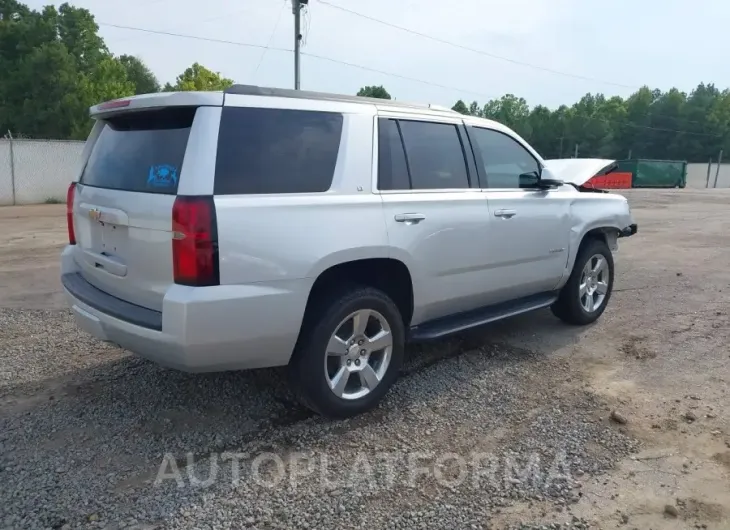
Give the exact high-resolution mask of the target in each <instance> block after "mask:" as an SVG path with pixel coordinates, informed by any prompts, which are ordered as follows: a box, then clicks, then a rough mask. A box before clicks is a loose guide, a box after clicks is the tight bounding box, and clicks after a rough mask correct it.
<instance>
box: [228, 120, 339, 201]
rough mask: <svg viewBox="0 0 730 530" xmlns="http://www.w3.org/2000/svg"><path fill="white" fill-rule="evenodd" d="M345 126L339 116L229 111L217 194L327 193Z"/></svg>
mask: <svg viewBox="0 0 730 530" xmlns="http://www.w3.org/2000/svg"><path fill="white" fill-rule="evenodd" d="M342 122H343V117H342V114H338V113H335V112H318V111H307V110H286V109H263V108H241V107H224V108H223V116H222V117H221V126H220V132H219V134H218V156H217V158H216V164H215V185H214V191H215V194H216V195H235V194H257V193H315V192H322V191H327V190H328V189H329V188H330V186H331V185H332V177H333V175H334V171H335V165H336V164H337V154H338V152H339V149H340V137H341V136H342Z"/></svg>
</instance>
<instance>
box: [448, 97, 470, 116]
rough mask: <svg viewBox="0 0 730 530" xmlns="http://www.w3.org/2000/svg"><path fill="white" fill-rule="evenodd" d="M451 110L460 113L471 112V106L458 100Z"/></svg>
mask: <svg viewBox="0 0 730 530" xmlns="http://www.w3.org/2000/svg"><path fill="white" fill-rule="evenodd" d="M451 110H455V111H456V112H458V113H459V114H469V107H467V106H466V103H464V102H463V101H462V100H459V101H457V102H456V103H455V104H454V106H453V107H451Z"/></svg>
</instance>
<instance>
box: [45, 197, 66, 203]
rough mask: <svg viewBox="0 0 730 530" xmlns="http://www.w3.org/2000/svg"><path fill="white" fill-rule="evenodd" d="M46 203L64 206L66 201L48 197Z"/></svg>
mask: <svg viewBox="0 0 730 530" xmlns="http://www.w3.org/2000/svg"><path fill="white" fill-rule="evenodd" d="M45 203H46V204H63V203H64V201H62V200H61V199H56V198H55V197H48V198H47V199H46V200H45Z"/></svg>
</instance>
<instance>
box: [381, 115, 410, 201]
mask: <svg viewBox="0 0 730 530" xmlns="http://www.w3.org/2000/svg"><path fill="white" fill-rule="evenodd" d="M378 189H380V190H409V189H411V182H410V179H409V178H408V165H407V164H406V153H405V151H404V150H403V142H402V141H401V139H400V131H399V130H398V122H396V121H395V120H388V119H385V118H380V119H379V120H378Z"/></svg>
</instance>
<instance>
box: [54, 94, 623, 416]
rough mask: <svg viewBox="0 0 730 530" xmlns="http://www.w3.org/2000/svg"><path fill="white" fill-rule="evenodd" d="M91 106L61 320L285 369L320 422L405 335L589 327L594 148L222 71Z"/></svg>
mask: <svg viewBox="0 0 730 530" xmlns="http://www.w3.org/2000/svg"><path fill="white" fill-rule="evenodd" d="M91 115H92V117H93V118H94V119H95V120H96V124H95V126H94V128H93V130H92V132H91V134H90V136H89V139H88V141H87V143H86V147H85V148H84V152H83V163H82V169H81V171H80V174H79V178H78V182H75V183H72V184H71V186H70V188H69V190H68V207H67V211H68V232H69V245H68V246H67V247H66V248H65V250H64V251H63V254H62V276H61V279H62V283H63V286H64V289H65V292H66V295H67V297H68V301H69V304H70V306H71V308H72V310H73V313H74V315H75V317H76V319H77V321H78V324H79V326H81V327H82V328H83V329H84V330H86V331H88V332H89V333H91V334H93V335H94V336H96V337H98V338H99V339H101V340H106V341H111V342H114V343H116V344H118V345H120V346H122V347H124V348H126V349H128V350H130V351H132V352H135V353H137V354H139V355H141V356H143V357H146V358H148V359H151V360H153V361H156V362H158V363H160V364H163V365H167V366H170V367H174V368H178V369H181V370H186V371H194V372H202V371H218V370H236V369H249V368H262V367H273V366H284V365H288V367H289V371H290V373H291V376H292V377H291V379H292V383H293V385H294V386H295V388H296V389H297V391H298V393H299V395H300V396H301V398H302V401H303V402H304V403H305V404H306V405H308V406H309V407H311V408H312V409H314V410H315V411H317V412H319V413H321V414H325V415H328V416H339V417H343V416H350V415H353V414H357V413H359V412H362V411H364V410H366V409H369V408H371V407H373V406H375V405H376V403H377V402H378V401H379V400H380V399H381V398H382V397H383V396H384V394H385V393H386V392H387V390H388V388H389V387H390V386H391V385H392V384H393V382H394V380H395V379H396V377H397V375H398V372H399V369H400V367H401V364H402V362H403V352H404V344H405V342H406V341H423V340H431V339H437V338H440V337H443V336H446V335H448V334H451V333H456V332H459V331H462V330H465V329H468V328H473V327H475V326H479V325H482V324H485V323H487V322H493V321H495V320H499V319H502V318H505V317H508V316H511V315H515V314H518V313H522V312H525V311H530V310H533V309H539V308H543V307H550V308H551V309H552V311H553V313H555V315H557V316H558V317H559V318H561V319H562V320H564V321H566V322H568V323H570V324H578V325H583V324H589V323H591V322H593V321H595V320H596V319H597V318H598V317H599V316H600V315H601V313H603V311H604V310H605V308H606V305H607V304H608V301H609V298H610V296H611V288H612V285H613V277H614V262H613V258H612V250H616V248H617V239H618V238H619V237H621V236H627V235H631V234H633V233H634V232H636V225H635V224H634V223H633V220H632V217H631V214H630V211H629V206H628V203H627V201H626V199H624V198H623V197H621V196H619V195H613V194H608V193H605V192H600V191H598V190H590V189H587V188H586V187H584V186H582V184H583V183H584V182H585V181H586V180H588V178H590V177H592V176H593V175H596V174H599V173H601V172H604V173H605V172H606V171H609V170H610V169H611V167H612V161H606V160H598V161H592V160H588V161H585V160H558V161H544V160H543V159H542V158H541V157H540V156H539V155H538V154H537V153H536V152H535V150H534V149H532V148H531V147H530V146H529V145H528V144H527V143H526V142H525V141H524V140H523V139H522V138H520V137H519V136H518V135H516V134H515V133H514V132H513V131H511V130H510V129H508V128H507V127H505V126H503V125H500V124H499V123H495V122H492V121H488V120H483V119H478V118H473V117H467V116H462V115H460V114H457V113H456V112H453V111H451V110H448V109H442V108H436V107H433V106H429V105H412V104H406V103H399V102H394V101H387V100H375V99H368V98H357V97H349V96H337V95H331V94H320V93H311V92H301V91H293V90H281V89H266V88H260V87H253V86H243V85H236V86H233V87H232V88H230V89H228V90H227V91H225V93H222V92H218V93H215V92H207V93H194V92H188V93H162V94H151V95H144V96H137V97H132V98H130V99H124V100H114V101H110V102H107V103H103V104H100V105H97V106H95V107H92V109H91ZM568 181H570V182H568Z"/></svg>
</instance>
